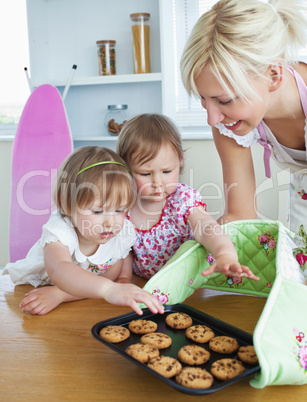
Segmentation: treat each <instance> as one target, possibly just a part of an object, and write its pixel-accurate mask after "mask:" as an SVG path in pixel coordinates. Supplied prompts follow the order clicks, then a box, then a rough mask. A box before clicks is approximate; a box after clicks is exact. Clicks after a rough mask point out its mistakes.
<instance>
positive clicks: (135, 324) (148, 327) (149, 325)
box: [128, 320, 158, 334]
mask: <svg viewBox="0 0 307 402" xmlns="http://www.w3.org/2000/svg"><path fill="white" fill-rule="evenodd" d="M128 327H129V329H130V331H131V332H133V333H135V334H148V333H151V332H155V331H156V330H157V328H158V324H157V323H156V322H154V321H150V320H133V321H130V322H129V325H128Z"/></svg>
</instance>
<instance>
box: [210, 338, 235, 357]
mask: <svg viewBox="0 0 307 402" xmlns="http://www.w3.org/2000/svg"><path fill="white" fill-rule="evenodd" d="M209 348H210V349H211V350H213V351H214V352H217V353H223V354H229V353H233V352H235V351H236V350H238V348H239V343H238V341H237V340H236V339H235V338H232V337H230V336H225V335H222V336H215V337H214V338H212V339H211V340H210V342H209Z"/></svg>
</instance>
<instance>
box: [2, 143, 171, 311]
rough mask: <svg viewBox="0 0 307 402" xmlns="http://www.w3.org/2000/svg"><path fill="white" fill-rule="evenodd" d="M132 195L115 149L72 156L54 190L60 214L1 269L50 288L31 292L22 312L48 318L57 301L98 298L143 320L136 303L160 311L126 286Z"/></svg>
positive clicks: (131, 236) (15, 278) (16, 280)
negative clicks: (27, 248) (22, 256)
mask: <svg viewBox="0 0 307 402" xmlns="http://www.w3.org/2000/svg"><path fill="white" fill-rule="evenodd" d="M135 196H136V191H135V185H134V181H133V179H132V177H131V175H130V173H129V171H128V168H127V166H126V165H125V164H124V162H123V160H122V159H121V158H120V157H119V156H118V155H116V154H115V153H114V152H113V151H111V150H109V149H107V148H101V147H92V146H88V147H83V148H79V149H77V150H76V151H75V152H74V153H72V154H71V155H70V156H69V157H68V158H67V160H66V161H65V162H64V163H63V165H62V167H61V169H59V172H58V178H57V184H56V187H55V191H54V200H55V203H56V205H57V208H58V209H57V210H55V211H54V212H53V213H52V214H51V217H50V219H49V221H48V222H47V223H46V224H45V225H44V226H43V230H42V236H41V238H40V240H39V241H38V242H37V243H36V244H35V245H34V246H33V247H32V248H31V250H30V251H29V253H28V255H27V256H26V258H25V259H24V260H19V261H17V262H16V263H9V264H7V265H6V267H5V268H4V272H3V273H4V274H9V275H10V276H11V278H12V280H13V282H14V283H15V284H16V285H17V284H25V283H29V284H32V285H33V286H35V287H37V286H39V285H46V284H47V285H50V284H51V285H53V286H45V287H41V288H38V289H34V290H31V291H30V292H29V293H27V294H26V297H25V299H24V300H23V301H22V302H21V303H20V307H21V308H22V311H23V312H27V311H30V312H31V313H32V314H38V315H43V314H46V313H48V312H49V311H50V310H52V309H54V308H55V307H57V306H58V305H59V304H60V303H63V302H67V301H73V300H80V299H84V298H93V299H105V300H107V301H108V302H110V303H113V304H118V305H125V306H130V307H131V308H132V309H134V310H135V311H136V313H138V314H140V315H141V314H142V310H141V309H140V307H139V306H138V304H137V303H138V302H142V303H144V304H146V305H147V306H148V308H149V309H150V310H151V311H152V312H153V313H157V312H160V313H163V307H162V306H161V304H159V303H157V301H156V300H155V298H154V297H153V296H151V295H150V294H149V293H147V292H145V291H144V290H142V289H141V288H139V287H138V286H135V285H132V284H129V282H130V281H131V276H132V272H131V263H130V264H129V263H128V264H127V260H128V259H129V252H130V250H131V247H132V245H133V244H134V242H135V230H134V227H133V225H132V224H131V222H129V221H128V220H127V219H126V215H127V212H128V210H129V208H130V206H131V205H132V204H133V203H134V202H135ZM29 230H30V228H29ZM119 282H122V283H119Z"/></svg>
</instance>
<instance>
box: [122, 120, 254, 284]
mask: <svg viewBox="0 0 307 402" xmlns="http://www.w3.org/2000/svg"><path fill="white" fill-rule="evenodd" d="M117 152H118V153H119V155H120V156H121V157H122V158H123V159H124V160H125V161H126V162H127V164H128V166H129V168H130V170H131V173H132V175H133V177H134V179H135V182H136V186H137V191H138V193H137V200H136V203H135V205H134V206H133V208H132V210H131V211H130V212H129V213H128V219H130V220H131V222H132V223H133V224H134V226H135V229H136V235H137V240H136V242H135V244H134V246H133V253H134V264H133V271H134V273H135V274H137V275H139V276H142V277H144V278H147V279H149V278H151V277H152V276H153V275H154V274H155V273H156V272H158V270H159V269H160V268H162V267H163V265H164V264H165V263H166V262H167V261H168V260H169V259H170V258H171V257H172V256H173V255H174V253H175V252H176V251H177V250H178V248H179V247H180V246H181V245H182V244H183V243H184V242H185V241H187V240H190V239H196V240H197V241H198V242H200V243H201V244H203V245H204V247H206V248H207V249H208V250H210V251H211V252H212V254H213V255H214V257H215V263H214V264H213V265H212V266H211V267H210V268H209V269H208V270H206V271H205V272H204V273H203V275H210V274H211V273H213V272H223V273H225V274H226V273H229V274H233V275H235V276H247V277H250V278H252V279H255V280H257V279H258V278H256V277H255V276H254V275H253V273H252V272H251V271H250V270H249V268H247V267H245V266H242V265H240V263H239V262H238V256H237V253H236V251H235V248H234V246H233V244H232V243H231V241H230V239H229V238H228V236H226V235H225V234H224V233H223V231H222V228H221V227H220V226H219V225H218V224H217V222H215V220H214V219H213V218H212V217H211V216H210V215H209V214H208V213H207V212H206V204H205V203H204V202H203V201H202V197H201V196H200V194H199V193H198V192H197V191H196V190H194V189H192V188H191V187H189V186H187V185H185V184H182V183H179V172H180V169H181V167H182V163H183V149H182V144H181V139H180V135H179V134H178V131H177V129H176V127H175V126H174V125H173V123H172V122H171V121H170V120H169V119H168V118H167V117H165V116H163V115H158V114H143V115H139V116H136V117H134V118H133V119H131V120H129V121H128V122H127V123H126V124H125V125H124V127H123V129H122V131H121V133H120V135H119V139H118V142H117Z"/></svg>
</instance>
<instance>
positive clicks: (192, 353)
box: [178, 345, 210, 366]
mask: <svg viewBox="0 0 307 402" xmlns="http://www.w3.org/2000/svg"><path fill="white" fill-rule="evenodd" d="M178 358H179V360H180V361H181V362H182V363H186V364H189V365H190V366H194V365H200V364H204V363H206V362H207V361H208V360H209V359H210V352H208V351H207V350H206V349H204V348H202V347H201V346H198V345H185V346H182V348H181V349H179V352H178Z"/></svg>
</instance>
